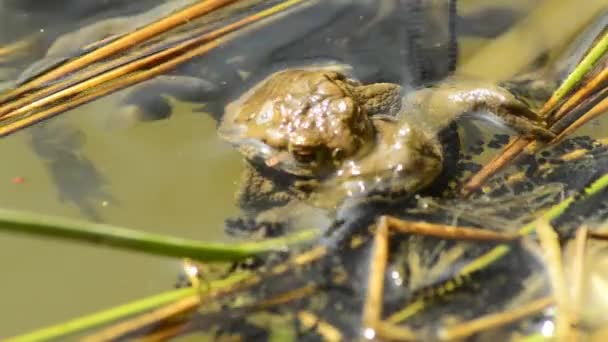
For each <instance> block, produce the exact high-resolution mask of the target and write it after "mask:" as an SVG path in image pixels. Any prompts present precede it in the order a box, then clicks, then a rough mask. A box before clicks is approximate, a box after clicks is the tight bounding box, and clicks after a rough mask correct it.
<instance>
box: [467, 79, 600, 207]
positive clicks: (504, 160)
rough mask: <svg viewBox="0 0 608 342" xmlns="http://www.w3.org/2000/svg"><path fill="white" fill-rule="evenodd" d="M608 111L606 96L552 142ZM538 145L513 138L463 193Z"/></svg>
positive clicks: (469, 183) (468, 192) (473, 189)
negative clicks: (526, 150) (527, 149)
mask: <svg viewBox="0 0 608 342" xmlns="http://www.w3.org/2000/svg"><path fill="white" fill-rule="evenodd" d="M589 92H591V91H589ZM606 112H608V98H604V99H603V100H602V101H601V102H600V103H598V104H596V105H595V106H594V107H593V108H591V109H590V110H589V111H588V112H586V113H585V114H584V115H582V116H581V117H580V118H578V119H577V120H576V121H574V122H573V123H572V124H570V125H568V127H566V128H564V129H563V130H562V131H561V132H557V133H558V134H557V136H556V137H555V138H554V139H553V140H552V141H551V142H550V144H554V143H557V142H559V141H560V140H562V139H563V138H564V137H566V136H568V135H570V134H571V133H572V132H574V130H576V129H578V128H579V127H580V126H582V125H584V124H585V123H587V122H589V120H592V119H594V118H596V117H598V116H599V115H601V114H603V113H606ZM544 114H545V113H541V115H544ZM538 146H540V145H538V144H537V143H535V142H534V141H533V140H528V139H526V138H524V137H516V138H512V139H511V141H510V142H509V144H507V146H505V148H504V149H503V150H502V152H501V153H499V154H498V155H497V156H496V157H494V158H493V159H492V160H491V161H490V162H489V163H487V164H486V165H485V166H484V167H483V168H482V169H481V170H479V171H478V172H477V173H475V174H474V175H473V176H472V177H471V178H470V179H469V180H468V181H467V182H466V183H465V184H464V186H463V187H462V190H461V193H462V194H463V195H464V196H468V195H470V194H471V193H473V192H474V191H476V190H477V189H479V188H481V186H483V184H484V183H485V181H487V180H488V179H489V178H490V177H492V176H493V175H494V174H496V173H497V172H498V171H500V170H501V169H502V168H503V167H505V166H506V165H507V164H508V163H509V162H511V161H512V160H514V159H515V158H516V157H518V156H519V155H520V154H521V153H522V152H523V151H524V150H525V149H526V148H529V149H530V150H531V151H534V150H535V149H536V148H538Z"/></svg>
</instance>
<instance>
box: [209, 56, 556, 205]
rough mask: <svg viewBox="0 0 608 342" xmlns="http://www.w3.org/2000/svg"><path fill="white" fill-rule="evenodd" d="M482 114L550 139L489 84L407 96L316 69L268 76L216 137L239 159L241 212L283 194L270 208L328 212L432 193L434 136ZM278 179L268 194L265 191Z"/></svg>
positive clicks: (453, 84) (471, 82) (452, 85)
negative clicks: (352, 203) (374, 198)
mask: <svg viewBox="0 0 608 342" xmlns="http://www.w3.org/2000/svg"><path fill="white" fill-rule="evenodd" d="M343 70H347V69H346V68H344V69H343ZM481 112H483V113H484V114H483V115H486V116H488V117H489V118H490V119H491V120H494V121H499V122H501V123H504V124H505V125H506V126H508V127H510V128H513V129H514V130H515V131H516V132H518V133H519V134H520V135H523V136H526V137H533V138H538V139H541V140H549V139H551V138H553V137H554V136H555V134H554V133H553V132H551V131H550V130H549V129H547V128H546V125H545V123H544V121H543V118H542V117H541V116H540V115H538V114H536V113H535V112H534V111H533V110H531V109H530V108H529V106H528V105H527V104H525V103H524V102H522V101H520V100H519V99H518V98H517V97H516V96H515V95H514V94H513V93H511V92H510V91H509V90H507V89H506V88H504V87H501V86H500V85H497V84H495V83H492V82H486V81H483V80H475V79H466V78H448V79H446V80H444V81H442V82H439V83H437V84H435V85H433V86H429V87H423V88H420V89H417V90H414V91H409V92H406V91H404V89H403V87H401V86H400V85H398V84H394V83H382V82H381V83H369V84H364V83H362V82H360V81H358V80H356V79H354V78H352V77H350V76H349V75H347V74H346V73H345V72H343V71H340V70H338V71H336V70H327V69H324V68H315V67H314V66H313V67H308V68H292V69H287V70H282V71H279V72H276V73H273V74H271V75H269V76H268V77H267V78H265V79H264V80H262V81H261V82H260V83H259V84H257V85H255V86H254V87H252V88H251V89H250V90H248V91H247V92H245V93H243V94H242V95H241V96H240V97H239V98H237V99H236V100H235V101H233V102H231V103H229V104H228V105H227V106H226V109H225V114H224V116H223V119H222V121H221V123H220V125H219V127H218V134H219V136H220V137H221V138H222V139H224V140H226V141H228V142H229V143H231V144H232V145H233V146H235V148H236V149H237V150H238V151H240V153H241V154H242V155H243V157H244V159H245V161H246V171H245V172H244V176H243V185H242V189H241V191H240V192H239V195H238V196H239V197H238V198H239V199H238V200H239V203H240V205H241V206H242V207H245V208H247V207H251V206H250V205H249V204H248V202H249V201H253V202H255V201H256V200H260V199H265V200H268V198H269V195H270V197H272V196H277V195H276V194H281V195H280V196H278V197H276V201H275V203H274V204H275V205H276V204H286V203H287V205H288V206H289V203H290V202H294V201H295V202H297V201H306V202H308V203H310V204H311V205H312V206H313V207H322V208H328V209H331V208H334V209H335V208H337V207H339V206H340V203H342V202H344V200H345V199H348V198H355V197H360V198H363V197H365V196H367V195H370V194H388V195H394V194H401V195H408V194H413V193H416V192H419V191H421V190H422V189H424V188H426V187H429V186H430V185H431V184H432V183H433V182H434V181H435V180H436V179H437V177H438V176H439V175H440V174H441V173H442V171H443V165H444V156H445V153H444V146H442V143H441V139H439V134H440V132H441V131H442V130H443V129H445V128H446V127H448V126H449V125H450V124H451V123H452V122H454V121H455V120H457V119H459V118H461V117H463V116H464V115H465V114H469V113H481ZM264 180H266V181H264ZM276 180H280V182H281V184H278V186H277V190H276V191H272V190H271V189H272V188H273V186H272V185H269V184H268V183H269V182H270V183H273V182H275V181H276ZM288 180H289V181H288ZM256 194H259V195H260V196H257V197H256V196H255V195H256ZM279 202H281V203H279Z"/></svg>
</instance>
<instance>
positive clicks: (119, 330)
mask: <svg viewBox="0 0 608 342" xmlns="http://www.w3.org/2000/svg"><path fill="white" fill-rule="evenodd" d="M200 303H201V299H200V297H199V296H191V297H186V298H184V299H182V300H180V301H178V302H175V303H172V304H169V305H166V306H164V307H162V308H159V309H156V310H153V311H151V312H149V313H145V314H143V315H139V316H137V317H134V318H131V319H128V320H126V321H124V322H120V323H118V324H115V325H112V326H110V327H108V328H106V329H104V330H101V331H99V332H97V333H95V334H93V335H89V336H87V337H85V338H83V339H82V341H83V342H101V341H115V340H117V339H120V338H122V337H124V336H125V335H127V334H129V333H132V332H134V331H137V330H139V329H142V328H144V327H148V326H151V325H152V324H158V323H160V322H162V321H165V320H167V319H170V318H173V317H175V316H177V315H180V314H184V313H187V312H190V311H192V310H194V309H196V308H197V307H198V306H199V304H200Z"/></svg>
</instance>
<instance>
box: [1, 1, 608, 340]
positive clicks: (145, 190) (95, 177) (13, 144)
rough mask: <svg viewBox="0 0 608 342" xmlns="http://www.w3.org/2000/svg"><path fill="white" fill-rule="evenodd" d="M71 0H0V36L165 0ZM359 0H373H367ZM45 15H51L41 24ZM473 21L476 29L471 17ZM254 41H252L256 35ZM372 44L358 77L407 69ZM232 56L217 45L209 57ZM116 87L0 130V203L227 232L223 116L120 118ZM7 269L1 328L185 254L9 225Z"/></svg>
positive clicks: (175, 113) (47, 37)
mask: <svg viewBox="0 0 608 342" xmlns="http://www.w3.org/2000/svg"><path fill="white" fill-rule="evenodd" d="M64 2H65V4H62V5H63V6H67V8H72V9H73V12H72V11H70V12H69V13H61V12H58V11H57V10H56V8H55V9H53V8H45V6H43V5H40V4H36V3H35V2H33V1H20V2H17V1H11V0H0V17H2V18H5V17H6V18H13V19H11V20H8V21H3V24H2V25H4V26H3V27H2V29H1V30H0V32H2V34H1V36H0V41H2V42H3V43H4V44H7V43H10V42H12V41H15V40H17V39H18V38H22V37H27V36H28V35H29V34H33V33H36V34H39V35H40V37H41V38H40V37H38V38H36V39H40V40H39V42H41V43H40V46H48V45H49V44H50V42H52V41H53V38H54V37H56V36H57V35H58V34H61V33H63V32H69V31H71V30H73V29H75V28H77V27H80V26H82V25H86V24H88V23H92V22H95V20H99V19H102V18H108V17H113V16H116V15H118V14H120V15H128V14H133V13H141V12H142V11H143V10H145V9H149V8H152V7H153V6H155V5H158V4H160V3H162V2H163V1H159V0H155V1H153V0H148V1H139V2H138V4H137V5H132V4H131V5H127V4H128V3H131V2H129V1H122V0H112V1H106V2H103V3H104V5H103V6H102V5H99V7H96V6H94V5H88V2H82V1H69V0H66V1H64ZM189 2H192V1H189ZM541 2H542V1H533V0H527V1H526V0H520V1H494V2H493V3H495V5H505V4H509V6H511V7H512V8H513V9H514V10H513V11H512V12H509V13H510V14H509V15H510V16H511V17H512V18H511V21H516V19H518V18H520V17H522V16H524V15H525V14H526V13H527V12H529V11H530V10H531V8H533V7H534V6H536V5H538V4H539V3H541ZM548 2H549V1H547V3H548ZM181 3H184V4H185V3H188V1H182V2H181ZM336 3H340V1H336ZM361 3H364V4H366V6H370V5H369V4H370V3H371V2H369V1H361ZM390 3H391V1H385V2H382V3H380V2H379V5H378V6H379V10H378V13H380V14H382V11H383V10H388V11H390V6H389V5H390ZM481 3H483V1H473V0H469V1H461V8H462V11H463V13H476V11H478V8H480V6H481V7H483V6H484V5H483V4H481ZM555 3H557V2H555ZM176 4H177V2H176ZM486 4H487V2H486ZM176 6H177V5H176ZM382 6H389V7H388V9H386V8H382ZM479 12H480V13H481V12H482V11H479ZM505 13H507V12H505ZM505 13H502V17H505V16H506V14H505ZM384 15H386V13H385V14H384ZM62 16H63V17H62ZM80 16H82V18H80V19H79V17H80ZM308 16H310V14H308ZM66 17H68V18H67V20H68V21H69V22H66ZM40 18H45V20H44V21H43V22H41V21H40V20H41V19H40ZM83 18H85V19H83ZM305 18H307V17H306V16H303V17H302V18H300V20H304V19H305ZM380 19H382V17H380ZM506 21H509V20H506ZM347 23H348V21H347ZM506 24H509V23H508V22H507V23H505V25H506ZM496 25H499V24H498V23H497V24H496ZM470 27H471V30H473V29H475V25H473V24H471V25H470ZM386 29H387V27H384V28H383V29H379V30H378V32H383V30H384V31H386ZM378 32H376V34H378ZM273 37H274V36H273ZM273 37H271V38H268V37H267V39H269V40H272V39H274V38H273ZM443 38H444V37H443ZM443 38H442V39H443ZM368 39H369V38H368ZM429 39H430V38H429ZM490 41H491V40H488V39H487V38H483V39H482V38H479V37H478V38H475V39H473V38H466V39H463V40H462V47H461V51H460V54H461V57H467V56H471V55H473V54H474V52H475V51H477V50H478V49H480V48H483V47H485V46H487V44H489V42H490ZM387 42H390V40H389V41H387ZM387 42H382V43H383V44H386V43H387ZM334 43H335V44H339V42H334ZM332 44H333V43H332ZM378 44H380V43H378ZM556 45H559V44H558V43H556ZM40 46H36V47H33V48H32V50H30V51H31V56H27V58H26V59H31V61H32V62H33V61H35V60H37V59H39V58H41V57H42V55H41V54H43V53H44V51H45V49H41V48H40ZM248 47H249V49H251V48H252V47H255V44H254V45H248ZM294 49H295V48H294ZM304 49H305V48H303V47H300V50H297V49H296V51H302V50H304ZM286 50H288V52H286V53H285V54H284V55H281V54H278V55H273V58H275V59H276V60H277V61H276V63H275V64H274V65H263V63H262V62H260V60H264V58H265V57H266V56H261V57H259V58H258V60H256V61H255V62H252V64H248V67H249V68H254V66H255V67H260V68H276V65H286V64H289V63H291V61H289V60H287V59H288V58H289V57H293V53H294V52H292V51H291V50H290V49H286ZM372 50H373V49H372V48H369V49H368V50H366V49H364V48H363V47H361V49H360V51H359V50H357V51H354V52H353V50H349V51H348V53H346V54H344V55H342V57H344V56H347V57H348V58H345V59H346V60H349V58H350V60H349V61H351V60H352V61H354V63H358V65H359V66H361V67H362V68H359V69H357V70H358V71H357V72H360V74H361V76H362V78H369V79H373V78H378V77H380V78H385V79H387V78H388V79H390V77H391V76H394V75H395V73H396V71H395V69H399V68H397V67H394V68H392V70H390V71H388V72H387V71H386V70H384V69H382V67H386V65H382V66H381V67H376V66H377V65H378V64H372V63H373V62H374V61H376V62H377V61H378V60H379V59H382V58H378V56H379V55H380V54H378V53H376V55H375V56H373V57H370V56H369V54H370V51H372ZM248 51H251V50H248ZM355 52H356V54H355ZM245 53H247V51H246V52H245ZM234 55H236V56H238V55H239V54H238V53H235V54H234ZM389 55H390V56H388V57H387V59H388V61H386V62H385V63H387V64H388V63H392V62H393V60H391V58H393V57H394V58H399V56H401V57H403V55H402V54H401V55H400V54H399V53H397V52H395V56H396V57H395V56H393V55H391V54H389ZM225 56H226V55H222V54H218V55H217V56H212V57H210V60H213V61H217V60H218V59H219V58H223V57H225ZM300 57H302V58H303V59H307V58H309V59H310V58H313V57H314V58H315V60H316V59H321V60H322V59H323V58H325V57H327V56H325V55H323V54H322V53H321V54H318V55H314V53H312V52H311V56H300ZM203 63H204V60H203ZM26 66H27V63H26V64H23V65H21V66H20V68H21V70H23V68H25V67H26ZM397 71H398V70H397ZM6 72H7V75H10V76H5V78H9V79H11V77H12V78H13V79H14V78H15V77H16V76H17V75H18V74H17V73H14V74H11V72H12V71H10V70H7V71H6ZM488 77H492V76H490V75H488ZM497 78H499V77H497ZM5 80H6V79H5ZM399 81H403V80H399ZM120 96H121V94H120V93H119V94H115V95H112V96H108V97H106V98H103V99H100V100H97V101H95V102H93V103H90V104H87V105H84V106H81V107H79V108H76V109H74V110H71V111H69V112H67V113H65V114H63V115H61V116H60V117H58V118H55V119H52V120H49V121H47V122H44V123H42V124H40V125H37V126H35V127H33V128H31V129H26V130H24V131H21V132H19V133H17V134H14V135H11V136H9V137H6V138H2V143H0V155H2V156H3V160H4V162H3V163H2V167H1V168H0V207H5V208H15V209H22V210H30V211H34V212H39V213H44V214H52V215H59V216H65V217H72V218H78V219H84V220H93V221H101V222H106V223H110V224H115V225H119V226H124V227H129V228H134V229H141V230H144V231H149V232H158V233H167V234H172V235H175V236H182V237H188V238H194V239H200V240H212V241H230V238H229V237H227V236H226V235H225V233H224V220H225V219H226V218H228V217H234V216H236V215H238V209H237V208H236V206H235V203H234V193H235V191H236V190H237V189H238V181H239V178H240V173H241V170H242V163H243V162H242V160H241V157H240V155H239V154H238V153H237V152H236V151H235V150H234V149H233V148H232V147H231V146H230V145H228V144H227V143H225V142H224V141H221V140H220V139H219V138H218V137H217V134H216V121H215V120H214V119H213V118H212V116H210V115H207V114H206V113H204V110H205V109H204V108H203V109H202V110H201V109H200V107H201V105H200V104H193V103H187V102H181V101H178V100H176V99H173V98H171V99H169V102H170V103H171V104H172V116H171V117H170V118H169V119H168V120H160V121H156V122H146V123H141V124H135V125H132V126H129V127H112V125H109V124H108V121H109V120H108V117H110V114H113V113H114V112H117V111H120V110H121V107H120V104H119V100H120ZM606 127H607V126H606V120H603V121H601V122H600V121H598V122H597V123H596V124H592V125H588V126H587V127H586V129H585V131H581V134H586V133H592V134H593V135H596V136H597V135H598V133H599V132H604V131H605V129H606ZM0 268H1V269H3V270H4V276H3V277H2V279H3V281H2V291H1V292H0V302H1V303H2V309H1V310H2V313H3V314H2V317H3V318H2V320H1V321H0V338H1V337H2V336H10V335H13V334H17V333H21V332H24V331H28V330H31V329H34V328H37V327H40V326H44V325H48V324H51V323H56V322H60V321H63V320H65V319H69V318H73V317H77V316H80V315H83V314H87V313H91V312H93V311H96V310H100V309H104V308H109V307H112V306H114V305H118V304H123V303H125V302H127V301H130V300H134V299H138V298H142V297H145V296H147V295H151V294H155V293H158V292H161V291H164V290H167V289H169V288H171V287H172V286H173V284H174V283H175V281H176V275H177V274H178V273H179V272H180V270H181V263H180V261H179V260H175V259H169V258H160V257H151V256H145V255H140V254H135V253H127V252H124V251H117V250H112V249H108V248H97V247H91V246H80V245H77V244H73V243H68V242H57V241H50V240H43V239H36V238H31V237H29V236H28V237H25V236H13V235H5V234H3V235H1V236H0Z"/></svg>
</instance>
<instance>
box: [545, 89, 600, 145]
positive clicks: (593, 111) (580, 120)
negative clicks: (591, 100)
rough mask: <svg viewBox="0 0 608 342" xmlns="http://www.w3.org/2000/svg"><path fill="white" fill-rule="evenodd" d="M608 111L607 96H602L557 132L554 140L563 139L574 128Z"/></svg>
mask: <svg viewBox="0 0 608 342" xmlns="http://www.w3.org/2000/svg"><path fill="white" fill-rule="evenodd" d="M607 112H608V97H606V98H604V99H603V100H602V101H601V102H600V103H598V104H597V105H595V106H594V107H593V108H591V109H590V110H589V111H588V112H587V113H585V115H583V116H581V117H580V118H578V119H577V120H576V121H574V122H573V123H572V124H570V125H569V126H568V127H567V128H566V129H564V130H563V131H562V132H561V133H560V134H558V135H557V136H556V137H555V139H554V142H557V141H560V140H562V139H564V138H565V137H566V136H568V135H570V134H571V133H572V132H574V131H575V130H576V129H578V128H579V127H581V126H582V125H584V124H585V123H587V122H589V121H590V120H592V119H595V118H596V117H598V116H600V115H602V114H605V113H607Z"/></svg>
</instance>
